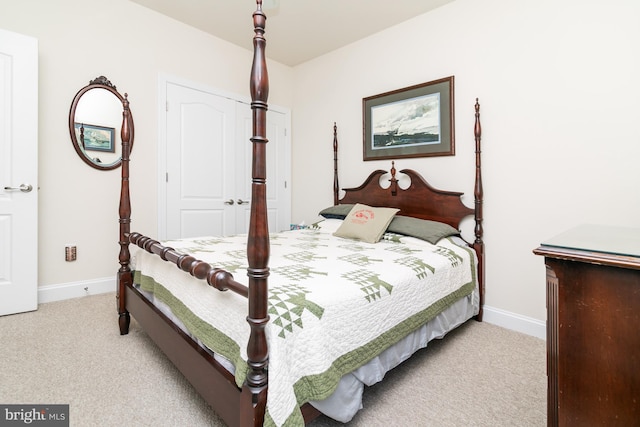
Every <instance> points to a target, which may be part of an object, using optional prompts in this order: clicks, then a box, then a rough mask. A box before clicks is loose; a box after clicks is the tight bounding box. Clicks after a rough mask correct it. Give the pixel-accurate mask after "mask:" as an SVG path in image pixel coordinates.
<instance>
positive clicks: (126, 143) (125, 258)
mask: <svg viewBox="0 0 640 427" xmlns="http://www.w3.org/2000/svg"><path fill="white" fill-rule="evenodd" d="M127 96H128V95H127V94H126V93H125V94H124V100H123V101H122V106H123V111H122V129H121V131H120V138H121V140H122V179H121V181H120V206H119V209H118V211H119V214H120V239H119V244H120V254H119V256H118V260H119V261H120V269H119V270H118V289H117V291H116V299H117V304H118V324H119V326H120V335H125V334H127V333H129V322H130V316H129V312H128V311H127V308H126V301H125V291H124V290H125V286H126V285H127V284H131V283H132V282H133V277H132V276H131V269H130V268H129V261H130V258H131V254H130V253H129V232H130V227H131V199H130V196H129V154H130V152H131V111H130V110H129V99H128V98H127Z"/></svg>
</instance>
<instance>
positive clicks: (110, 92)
mask: <svg viewBox="0 0 640 427" xmlns="http://www.w3.org/2000/svg"><path fill="white" fill-rule="evenodd" d="M126 98H127V94H125V95H124V97H123V96H122V95H120V93H118V91H117V90H116V87H115V86H114V85H113V84H112V83H111V82H110V81H109V80H108V79H107V78H106V77H104V76H100V77H98V78H96V79H94V80H92V81H91V82H89V85H87V86H85V87H83V88H82V89H80V90H79V91H78V93H77V94H76V96H75V97H74V99H73V102H72V103H71V111H70V112H69V132H70V134H71V142H72V143H73V147H74V148H75V150H76V152H77V153H78V155H79V156H80V158H81V159H82V160H83V161H84V162H85V163H87V164H88V165H89V166H91V167H94V168H96V169H101V170H111V169H115V168H117V167H118V166H120V164H121V163H122V140H121V128H122V121H123V104H124V103H125V100H126ZM126 102H127V104H128V101H126ZM129 129H130V144H131V145H130V146H131V147H132V148H133V118H132V117H131V113H130V112H129Z"/></svg>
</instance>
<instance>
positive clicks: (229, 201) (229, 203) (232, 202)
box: [224, 199, 234, 205]
mask: <svg viewBox="0 0 640 427" xmlns="http://www.w3.org/2000/svg"><path fill="white" fill-rule="evenodd" d="M224 204H225V205H232V204H234V201H233V199H229V200H227V201H226V202H224Z"/></svg>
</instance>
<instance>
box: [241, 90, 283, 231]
mask: <svg viewBox="0 0 640 427" xmlns="http://www.w3.org/2000/svg"><path fill="white" fill-rule="evenodd" d="M236 114H237V120H236V121H237V124H238V130H237V135H238V136H239V141H238V144H237V145H236V149H237V151H236V164H237V165H238V167H237V169H236V175H235V176H236V182H237V183H238V184H239V185H237V186H236V193H237V194H238V198H237V200H236V204H237V205H238V209H237V217H236V226H237V230H238V232H239V233H245V232H247V231H248V230H249V220H250V217H251V204H250V203H247V202H248V201H250V200H251V173H252V171H251V167H252V165H251V162H252V155H253V146H252V143H251V137H252V136H253V129H252V112H251V107H250V105H248V104H245V103H241V102H238V109H237V110H236ZM287 127H288V123H287V115H286V114H285V113H282V112H280V111H275V110H269V111H268V112H267V139H268V140H269V142H268V143H267V215H268V219H269V231H270V232H278V231H283V230H288V229H289V224H290V222H291V189H290V187H291V185H290V183H289V180H290V176H291V166H290V164H291V156H290V154H289V153H290V151H291V150H290V148H289V142H288V135H287V132H288V130H287Z"/></svg>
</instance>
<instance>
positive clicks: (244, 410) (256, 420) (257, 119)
mask: <svg viewBox="0 0 640 427" xmlns="http://www.w3.org/2000/svg"><path fill="white" fill-rule="evenodd" d="M256 3H257V10H256V11H255V12H254V13H253V25H254V31H255V35H254V37H253V65H252V67H251V82H250V86H251V109H252V113H253V136H252V137H251V142H252V144H253V164H252V184H251V220H250V223H249V236H248V242H247V258H248V262H249V268H248V269H247V276H248V277H249V315H248V316H247V322H249V325H250V327H251V334H250V336H249V343H248V345H247V359H248V360H247V363H248V365H249V373H248V375H247V380H246V382H245V384H244V386H243V392H242V401H241V404H240V405H241V411H240V412H241V414H240V416H241V420H240V424H241V425H242V426H249V425H251V426H261V425H262V423H263V420H264V414H265V408H266V402H267V383H268V376H267V364H268V360H269V350H268V347H267V337H266V334H265V326H266V325H267V322H268V321H269V315H268V313H267V302H268V283H267V278H268V277H269V267H268V264H269V251H270V247H269V225H268V220H267V200H266V199H267V189H266V181H267V168H266V147H267V142H268V140H267V137H266V135H267V109H268V106H267V99H268V97H269V76H268V74H267V64H266V58H265V45H266V41H265V39H264V31H265V24H266V16H265V14H264V13H263V12H262V0H257V1H256Z"/></svg>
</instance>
